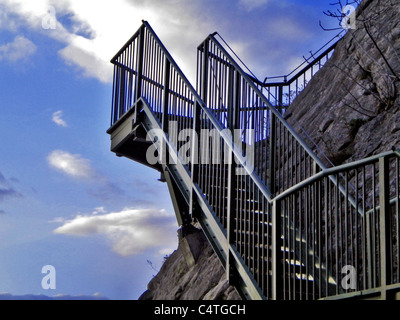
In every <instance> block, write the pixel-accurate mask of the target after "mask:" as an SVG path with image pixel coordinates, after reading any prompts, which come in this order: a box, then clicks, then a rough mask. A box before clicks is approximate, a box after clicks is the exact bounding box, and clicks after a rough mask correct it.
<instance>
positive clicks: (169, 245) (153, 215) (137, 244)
mask: <svg viewBox="0 0 400 320" xmlns="http://www.w3.org/2000/svg"><path fill="white" fill-rule="evenodd" d="M97 212H99V210H97ZM100 212H103V209H102V210H101V211H100ZM176 229H177V226H176V219H175V217H174V216H173V215H170V214H168V213H166V212H165V211H164V210H152V209H125V210H122V211H120V212H112V213H107V214H92V215H78V216H76V217H75V218H74V219H72V220H66V221H64V222H63V225H62V226H60V227H58V228H57V229H55V230H54V233H55V234H64V235H70V236H93V235H102V236H105V237H106V238H107V239H109V240H110V241H111V243H112V249H113V250H114V251H115V252H116V253H118V254H119V255H121V256H129V255H135V254H140V253H143V252H144V251H147V250H156V251H157V252H159V253H160V254H166V253H170V252H171V251H172V250H174V249H175V248H176V245H177V244H176V241H177V235H176V232H175V231H174V230H176Z"/></svg>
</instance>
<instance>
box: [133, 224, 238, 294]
mask: <svg viewBox="0 0 400 320" xmlns="http://www.w3.org/2000/svg"><path fill="white" fill-rule="evenodd" d="M182 233H184V234H182ZM179 238H180V240H179V246H178V249H177V250H176V251H174V252H173V253H172V254H171V256H169V257H168V258H167V259H166V260H165V262H164V264H163V266H162V267H161V270H160V272H159V273H158V274H157V275H156V276H155V277H154V278H153V279H152V280H151V281H150V283H149V284H148V289H147V291H146V292H144V293H143V295H142V296H141V297H140V298H139V300H239V299H240V296H239V295H238V293H237V292H236V290H235V289H234V288H233V287H232V286H230V285H229V283H228V281H227V280H226V274H225V270H224V269H223V268H222V265H221V262H220V261H219V260H218V258H217V256H216V254H215V253H214V251H213V249H212V247H211V246H210V245H209V244H208V242H207V240H206V238H205V236H204V234H203V232H202V231H201V230H200V229H197V228H195V227H193V226H192V227H190V226H189V227H186V228H185V230H184V231H183V232H182V230H181V231H180V234H179Z"/></svg>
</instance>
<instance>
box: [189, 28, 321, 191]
mask: <svg viewBox="0 0 400 320" xmlns="http://www.w3.org/2000/svg"><path fill="white" fill-rule="evenodd" d="M197 61H198V68H197V70H198V72H197V74H198V76H197V91H198V92H200V94H201V98H202V99H203V101H204V103H205V104H206V106H207V108H208V109H209V110H210V111H211V112H212V113H213V115H214V116H215V117H216V118H217V119H218V120H219V121H220V123H221V124H222V125H223V127H224V128H225V129H230V130H241V131H242V135H241V138H242V143H243V144H244V145H246V146H247V147H248V146H250V147H249V148H244V147H243V149H246V150H247V149H249V150H250V152H251V155H246V152H245V150H243V153H244V156H249V157H251V158H252V159H251V160H252V165H253V166H254V171H255V173H256V174H257V175H258V176H259V178H260V179H261V181H262V182H263V183H264V184H265V186H266V187H267V188H268V190H270V193H271V194H279V193H280V192H282V191H283V190H286V189H287V188H289V187H291V186H293V185H295V184H297V183H299V182H300V181H302V180H304V179H306V178H308V177H310V176H312V175H313V174H315V173H316V172H318V171H319V170H321V169H322V168H325V165H324V164H323V162H322V161H321V160H320V159H319V158H318V157H317V155H316V154H315V153H314V152H313V151H312V150H311V149H310V148H309V147H308V145H307V144H306V143H304V141H303V140H302V139H301V137H300V136H299V135H298V134H297V133H296V132H295V130H294V129H293V128H292V127H291V126H290V125H289V124H288V123H287V122H286V121H285V120H284V118H283V116H282V115H281V113H280V112H279V111H278V110H277V109H276V108H275V107H274V106H272V105H271V103H270V102H269V101H268V99H267V98H266V97H265V96H264V95H263V94H262V92H261V91H260V89H259V88H258V86H257V85H256V84H255V83H254V81H253V80H254V79H252V78H251V77H250V76H249V75H248V74H247V73H245V72H244V71H243V70H242V69H241V68H240V66H239V65H238V64H237V63H236V62H235V60H234V59H233V58H232V57H231V56H230V55H229V54H228V52H227V51H226V50H225V48H224V47H223V46H222V45H221V44H220V43H219V42H218V41H217V40H216V38H215V37H214V35H209V36H208V37H207V39H206V40H205V41H204V42H203V43H202V44H201V45H200V46H199V47H198V59H197Z"/></svg>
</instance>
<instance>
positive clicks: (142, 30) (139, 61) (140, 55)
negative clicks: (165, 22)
mask: <svg viewBox="0 0 400 320" xmlns="http://www.w3.org/2000/svg"><path fill="white" fill-rule="evenodd" d="M144 37H145V26H144V25H142V26H141V28H140V32H139V44H138V53H137V54H138V56H137V60H136V70H137V75H136V84H135V89H136V90H135V102H136V101H137V100H138V99H139V98H140V97H141V95H142V76H143V51H144Z"/></svg>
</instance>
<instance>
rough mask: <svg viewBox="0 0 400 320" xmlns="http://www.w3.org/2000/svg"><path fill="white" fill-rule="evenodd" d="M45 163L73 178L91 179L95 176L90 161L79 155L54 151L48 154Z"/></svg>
mask: <svg viewBox="0 0 400 320" xmlns="http://www.w3.org/2000/svg"><path fill="white" fill-rule="evenodd" d="M47 161H48V163H49V165H50V166H51V167H53V168H55V169H57V170H59V171H61V172H63V173H64V174H66V175H68V176H71V177H73V178H80V179H91V178H93V177H94V176H95V172H94V170H93V169H92V167H91V165H90V161H89V160H88V159H85V158H82V157H81V156H80V155H79V154H71V153H69V152H66V151H63V150H55V151H53V152H52V153H50V154H49V156H48V157H47Z"/></svg>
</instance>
